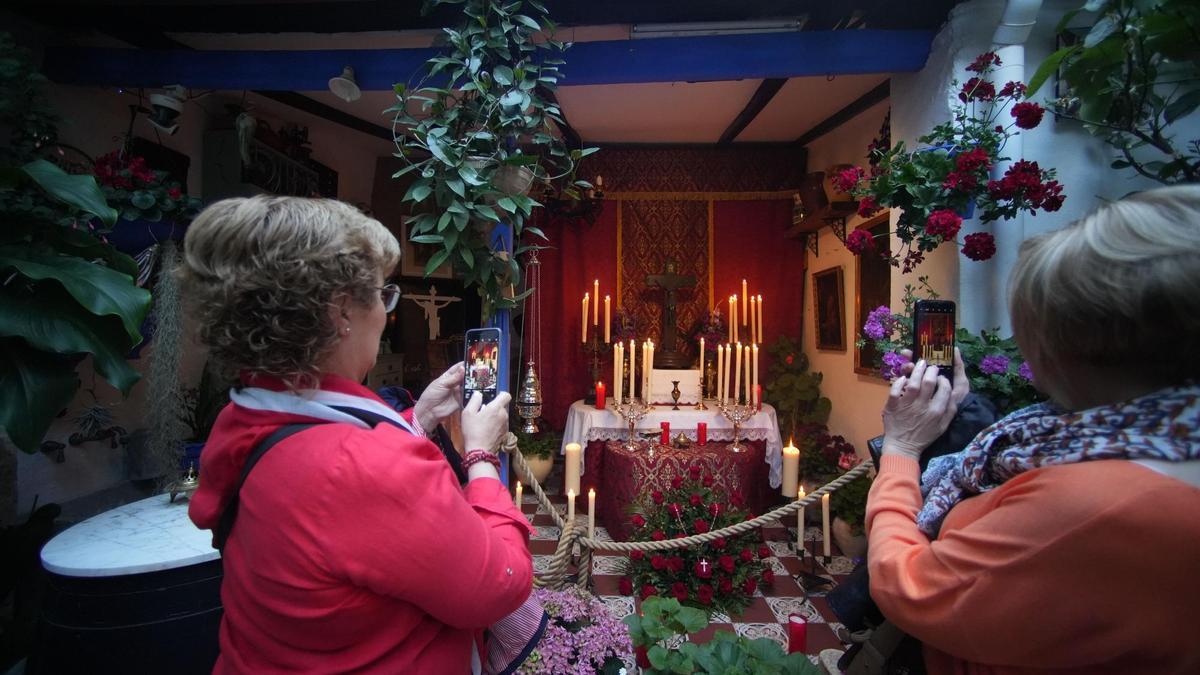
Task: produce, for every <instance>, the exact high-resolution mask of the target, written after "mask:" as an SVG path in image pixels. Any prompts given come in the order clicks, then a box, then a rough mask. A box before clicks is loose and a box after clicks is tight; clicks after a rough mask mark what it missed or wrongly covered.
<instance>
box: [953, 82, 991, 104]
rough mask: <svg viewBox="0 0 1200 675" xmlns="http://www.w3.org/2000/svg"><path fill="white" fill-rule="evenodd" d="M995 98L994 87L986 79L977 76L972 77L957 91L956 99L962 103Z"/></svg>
mask: <svg viewBox="0 0 1200 675" xmlns="http://www.w3.org/2000/svg"><path fill="white" fill-rule="evenodd" d="M994 98H996V87H995V85H993V84H992V83H991V82H988V81H987V80H981V79H979V78H978V77H972V78H971V79H969V80H967V82H966V84H964V85H963V87H962V91H960V92H959V93H958V99H959V100H960V101H962V102H963V103H966V102H967V101H991V100H992V99H994Z"/></svg>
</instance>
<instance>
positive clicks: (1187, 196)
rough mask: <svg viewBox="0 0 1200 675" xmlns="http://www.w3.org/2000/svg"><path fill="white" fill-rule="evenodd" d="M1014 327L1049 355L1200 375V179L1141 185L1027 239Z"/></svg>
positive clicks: (1160, 376) (1139, 372)
mask: <svg viewBox="0 0 1200 675" xmlns="http://www.w3.org/2000/svg"><path fill="white" fill-rule="evenodd" d="M1009 311H1010V313H1011V315H1012V321H1013V330H1014V332H1015V333H1016V335H1017V337H1018V340H1019V341H1020V342H1021V344H1022V346H1023V347H1024V348H1026V349H1027V350H1035V351H1036V352H1037V353H1038V355H1039V356H1041V357H1042V359H1043V360H1046V359H1053V360H1057V361H1065V362H1074V363H1078V364H1082V365H1095V366H1122V367H1128V368H1129V369H1130V377H1131V378H1140V379H1142V380H1144V381H1146V382H1148V383H1154V384H1161V385H1164V386H1165V385H1169V384H1177V383H1180V382H1182V381H1184V380H1187V379H1192V378H1197V377H1200V349H1198V347H1200V186H1197V185H1189V186H1176V187H1169V188H1161V189H1157V190H1151V191H1148V192H1142V193H1138V194H1135V195H1132V196H1130V197H1127V198H1125V199H1122V200H1120V201H1118V202H1113V203H1111V204H1107V205H1105V206H1103V207H1101V208H1100V209H1098V210H1097V211H1096V212H1095V213H1093V214H1091V215H1089V216H1087V217H1085V218H1081V219H1080V220H1078V221H1076V222H1074V223H1072V224H1071V225H1069V226H1067V227H1066V228H1064V229H1062V230H1058V231H1056V232H1051V233H1048V234H1044V235H1041V236H1038V237H1033V238H1031V239H1029V240H1027V241H1025V243H1024V244H1023V245H1022V246H1021V251H1020V256H1019V259H1018V261H1017V264H1016V266H1015V267H1014V268H1013V271H1012V276H1011V277H1010V283H1009Z"/></svg>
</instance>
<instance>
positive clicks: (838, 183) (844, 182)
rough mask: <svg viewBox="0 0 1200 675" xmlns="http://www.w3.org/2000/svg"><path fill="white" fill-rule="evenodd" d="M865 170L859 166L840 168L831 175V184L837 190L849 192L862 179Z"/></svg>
mask: <svg viewBox="0 0 1200 675" xmlns="http://www.w3.org/2000/svg"><path fill="white" fill-rule="evenodd" d="M864 175H866V172H864V171H863V170H862V168H861V167H857V166H852V167H850V168H849V169H842V170H841V171H839V172H838V173H837V175H835V176H834V177H833V186H834V187H835V188H837V189H838V191H839V192H850V191H851V190H853V189H854V187H855V186H856V185H858V183H859V181H861V180H862V179H863V176H864Z"/></svg>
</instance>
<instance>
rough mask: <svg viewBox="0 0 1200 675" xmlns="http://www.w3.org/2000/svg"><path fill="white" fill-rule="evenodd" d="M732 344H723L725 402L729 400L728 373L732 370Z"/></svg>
mask: <svg viewBox="0 0 1200 675" xmlns="http://www.w3.org/2000/svg"><path fill="white" fill-rule="evenodd" d="M732 361H733V345H725V374H724V375H722V377H723V378H724V379H725V402H726V403H728V402H729V375H730V374H731V373H732V372H733V364H732V363H731V362H732Z"/></svg>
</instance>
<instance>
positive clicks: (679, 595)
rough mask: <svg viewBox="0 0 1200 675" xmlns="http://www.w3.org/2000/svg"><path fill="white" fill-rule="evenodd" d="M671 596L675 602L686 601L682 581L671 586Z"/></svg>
mask: <svg viewBox="0 0 1200 675" xmlns="http://www.w3.org/2000/svg"><path fill="white" fill-rule="evenodd" d="M671 595H673V596H675V599H676V600H678V601H680V602H684V601H685V600H687V599H688V589H687V585H685V584H684V583H683V582H682V581H676V582H675V583H673V584H671Z"/></svg>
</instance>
